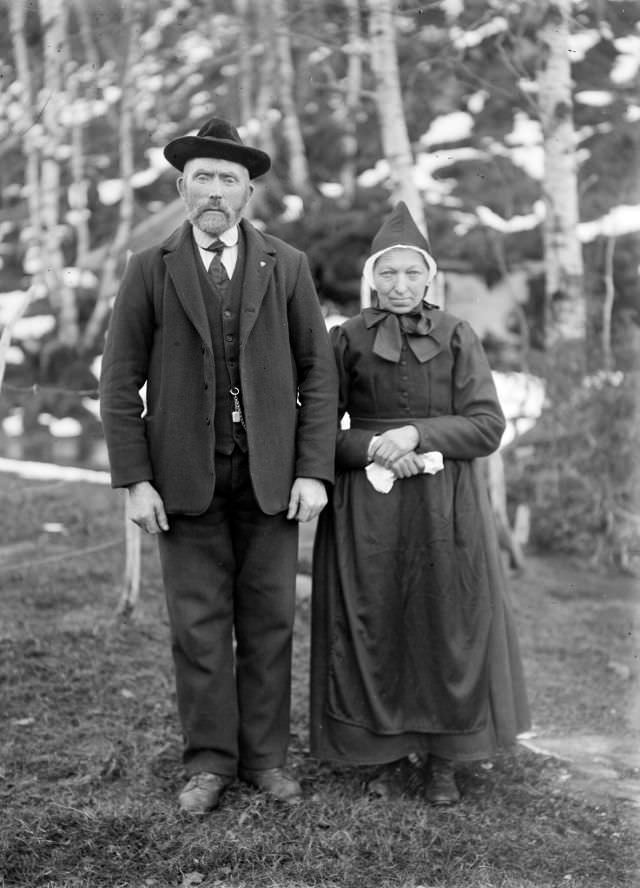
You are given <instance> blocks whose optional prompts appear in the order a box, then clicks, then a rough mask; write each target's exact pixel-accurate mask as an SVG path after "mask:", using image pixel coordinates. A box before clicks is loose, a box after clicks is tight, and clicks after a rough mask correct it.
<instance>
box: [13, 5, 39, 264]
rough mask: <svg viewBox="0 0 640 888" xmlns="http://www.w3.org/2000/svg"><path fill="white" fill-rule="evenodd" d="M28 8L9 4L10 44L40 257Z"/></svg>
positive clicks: (31, 224) (32, 242)
mask: <svg viewBox="0 0 640 888" xmlns="http://www.w3.org/2000/svg"><path fill="white" fill-rule="evenodd" d="M25 14H26V6H25V4H24V3H23V0H10V7H9V15H10V19H9V21H10V25H9V27H10V29H11V40H12V46H13V54H14V58H15V65H16V73H17V75H18V81H19V82H20V84H21V86H22V102H21V104H22V120H21V125H20V129H21V130H22V132H21V133H20V136H21V138H22V143H23V152H24V155H25V160H26V163H25V186H26V192H27V205H28V207H29V229H30V232H31V238H30V246H32V247H34V248H35V249H36V250H37V252H38V254H40V246H41V233H42V220H41V212H40V144H41V138H40V133H39V127H38V128H36V126H35V111H34V95H35V89H34V86H33V78H32V76H31V69H30V67H29V50H28V48H27V40H26V36H25V33H24V24H25Z"/></svg>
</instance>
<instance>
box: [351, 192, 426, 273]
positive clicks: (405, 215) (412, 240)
mask: <svg viewBox="0 0 640 888" xmlns="http://www.w3.org/2000/svg"><path fill="white" fill-rule="evenodd" d="M395 247H407V248H409V249H411V250H417V251H418V252H419V253H421V254H422V255H423V256H424V259H425V262H426V263H427V266H428V268H429V280H428V283H429V284H430V283H431V281H432V280H433V279H434V277H435V276H436V272H437V271H438V266H437V264H436V260H435V259H434V258H433V256H432V255H431V246H430V245H429V241H428V240H427V238H426V237H425V236H424V234H422V232H421V231H420V229H419V228H418V226H417V225H416V223H415V222H414V221H413V216H412V215H411V213H410V212H409V208H408V207H407V205H406V203H405V202H404V201H403V200H401V201H399V203H397V204H396V205H395V207H394V209H393V212H392V213H391V215H390V216H389V217H388V219H386V220H385V221H384V222H383V224H382V226H381V228H380V230H379V231H378V233H377V234H376V236H375V237H374V239H373V241H372V243H371V255H370V256H369V258H368V259H367V261H366V262H365V264H364V268H363V269H362V277H363V283H364V284H365V285H367V286H368V287H369V289H370V290H374V289H375V287H374V284H373V266H374V265H375V264H376V261H377V260H378V259H379V258H380V256H382V254H383V253H386V252H387V250H392V249H394V248H395Z"/></svg>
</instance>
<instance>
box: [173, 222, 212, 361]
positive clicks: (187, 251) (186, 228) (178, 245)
mask: <svg viewBox="0 0 640 888" xmlns="http://www.w3.org/2000/svg"><path fill="white" fill-rule="evenodd" d="M163 246H164V249H165V250H166V253H165V257H164V261H165V264H166V266H167V271H168V272H169V276H170V277H171V280H172V281H173V285H174V287H175V289H176V293H177V295H178V299H179V300H180V302H181V303H182V307H183V308H184V310H185V313H186V315H187V317H188V318H189V320H190V321H191V323H192V324H193V326H194V327H195V328H196V330H197V331H198V334H199V335H200V338H201V339H202V341H203V342H204V343H205V345H206V346H207V348H208V349H209V351H211V350H212V345H211V330H210V329H209V321H208V318H207V310H206V308H205V304H204V298H203V295H202V288H201V286H200V281H199V279H198V269H197V268H196V264H195V262H194V259H195V261H198V256H197V255H196V252H195V249H194V246H193V238H192V235H191V223H189V222H185V223H184V224H183V225H182V227H181V228H179V229H178V231H175V232H174V233H173V234H172V235H171V236H170V237H169V238H168V239H167V240H166V241H165V243H164V245H163Z"/></svg>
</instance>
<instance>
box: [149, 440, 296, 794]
mask: <svg viewBox="0 0 640 888" xmlns="http://www.w3.org/2000/svg"><path fill="white" fill-rule="evenodd" d="M169 524H170V529H169V530H168V531H166V532H165V533H163V534H161V535H160V537H159V548H160V559H161V564H162V572H163V579H164V586H165V592H166V596H167V607H168V612H169V622H170V625H171V633H172V650H173V658H174V665H175V673H176V690H177V698H178V712H179V714H180V720H181V723H182V730H183V734H184V741H185V746H184V764H185V770H186V772H187V775H188V776H190V775H192V774H195V773H198V772H200V771H210V772H213V773H217V774H224V775H228V776H230V777H233V776H235V774H236V771H237V768H238V765H240V766H241V767H244V768H251V769H262V768H275V767H282V766H283V765H284V763H285V758H286V753H287V745H288V741H289V709H290V687H291V642H292V634H293V621H294V614H295V582H296V566H297V545H298V525H297V522H296V521H288V520H287V518H286V517H285V513H280V514H278V515H265V514H264V513H263V512H262V511H261V510H260V508H259V507H258V504H257V502H256V500H255V497H254V494H253V489H252V486H251V480H250V477H249V466H248V457H247V454H246V453H244V452H243V451H242V450H241V449H240V448H238V447H236V448H235V449H234V450H233V451H232V453H231V454H229V455H226V454H220V453H217V454H216V489H215V493H214V497H213V500H212V502H211V504H210V506H209V508H208V510H207V511H206V512H205V513H204V514H203V515H200V516H196V517H187V516H181V515H170V516H169ZM234 637H235V655H234V644H233V640H234Z"/></svg>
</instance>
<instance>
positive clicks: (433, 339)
mask: <svg viewBox="0 0 640 888" xmlns="http://www.w3.org/2000/svg"><path fill="white" fill-rule="evenodd" d="M427 316H428V319H429V325H428V326H429V327H430V329H429V332H428V340H426V341H424V340H423V342H422V349H421V358H422V360H419V359H418V358H416V357H415V355H414V353H413V351H412V347H411V339H408V338H407V335H406V334H402V350H401V352H400V359H399V361H398V362H397V363H393V362H392V361H389V360H385V359H383V358H382V357H379V356H378V355H377V354H374V351H373V346H374V340H375V337H376V335H377V328H378V324H379V323H381V322H383V321H384V315H383V314H382V313H381V312H380V311H379V310H375V309H365V310H364V311H363V312H362V313H361V314H360V315H358V316H357V317H355V318H352V319H350V320H349V321H347V322H346V323H345V324H343V325H342V326H341V327H338V328H334V329H333V330H332V331H331V335H332V339H333V344H334V349H335V355H336V360H337V364H338V368H339V374H340V406H341V411H342V412H344V411H347V412H348V413H349V416H350V423H351V425H350V428H349V429H348V430H342V431H340V432H339V433H338V438H339V440H338V451H337V454H338V455H337V469H338V474H337V480H336V485H335V488H334V491H333V495H332V498H331V501H330V503H329V505H328V506H327V508H326V509H325V510H324V511H323V512H322V514H321V516H320V519H319V523H318V530H317V534H316V541H315V550H314V572H313V599H312V648H311V751H312V753H313V754H314V755H315V756H317V757H318V758H321V759H325V760H334V761H343V762H350V763H359V764H381V763H384V762H390V761H394V760H396V759H399V758H402V757H403V756H405V755H408V754H409V753H412V752H416V753H420V754H425V753H433V754H436V755H440V756H441V757H445V758H451V759H455V760H471V759H478V758H486V757H489V756H491V755H492V754H493V753H494V752H495V751H496V750H497V749H499V748H502V747H507V746H509V745H511V744H513V743H514V742H515V738H516V734H518V733H520V732H522V731H524V730H526V729H527V728H528V727H529V714H528V705H527V699H526V691H525V685H524V679H523V674H522V667H521V662H520V655H519V652H518V644H517V639H516V635H515V631H514V626H513V620H512V614H511V609H510V605H509V600H508V594H507V589H506V585H505V577H504V571H503V567H502V562H501V557H500V554H499V550H498V545H497V539H496V532H495V526H494V519H493V515H492V512H491V509H490V506H489V501H488V494H487V491H486V487H485V482H484V480H483V477H482V472H481V470H480V466H479V463H478V462H477V459H476V458H478V457H482V456H485V455H488V454H489V453H491V452H493V451H494V450H495V449H496V448H497V446H498V444H499V442H500V437H501V435H502V432H503V429H504V417H503V414H502V410H501V408H500V405H499V402H498V399H497V395H496V391H495V387H494V384H493V379H492V377H491V372H490V369H489V365H488V363H487V360H486V357H485V354H484V351H483V349H482V346H481V345H480V342H479V341H478V339H477V337H476V335H475V334H474V333H473V331H472V329H471V328H470V326H469V325H468V324H467V323H466V322H464V321H461V320H459V319H457V318H455V317H453V316H452V315H450V314H448V313H447V312H443V311H440V310H437V309H431V310H430V311H428V313H427ZM427 343H428V344H427ZM425 349H426V352H425ZM425 358H426V359H425ZM409 423H412V424H414V425H415V426H416V427H417V429H418V432H419V435H420V444H419V447H418V450H419V451H421V452H424V451H431V450H438V451H440V452H441V453H442V454H443V456H444V470H443V471H441V472H439V473H438V474H436V475H419V476H415V477H412V478H407V479H401V480H397V481H396V482H395V483H394V485H393V488H392V489H391V491H390V492H389V493H386V494H384V493H378V492H376V491H375V490H374V488H373V487H372V486H371V485H370V483H369V481H368V479H367V476H366V474H365V472H364V466H365V465H366V464H367V456H366V454H367V447H368V444H369V441H370V439H371V436H372V434H373V433H375V432H382V431H384V430H385V429H388V428H392V427H397V426H401V425H406V424H409Z"/></svg>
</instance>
